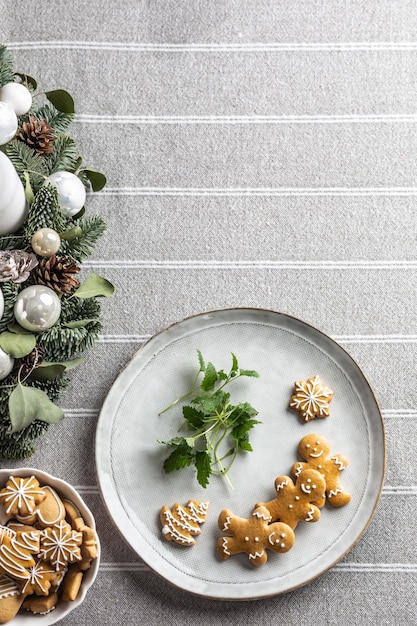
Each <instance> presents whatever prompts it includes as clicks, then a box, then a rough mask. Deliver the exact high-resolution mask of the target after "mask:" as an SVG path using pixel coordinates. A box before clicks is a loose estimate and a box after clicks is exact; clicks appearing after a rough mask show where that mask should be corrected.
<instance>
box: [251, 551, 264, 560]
mask: <svg viewBox="0 0 417 626" xmlns="http://www.w3.org/2000/svg"><path fill="white" fill-rule="evenodd" d="M264 554H265V550H262V551H261V552H254V553H253V554H249V559H252V560H253V561H254V560H255V559H260V558H261V557H263V555H264Z"/></svg>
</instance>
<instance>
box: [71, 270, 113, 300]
mask: <svg viewBox="0 0 417 626" xmlns="http://www.w3.org/2000/svg"><path fill="white" fill-rule="evenodd" d="M113 292H114V286H113V285H112V284H111V282H110V281H108V280H107V279H106V278H102V277H101V276H98V275H97V274H90V275H89V276H87V278H86V279H85V281H84V282H83V284H82V285H80V287H78V289H76V291H74V296H77V298H82V299H86V298H95V297H97V296H106V297H108V296H111V295H112V294H113Z"/></svg>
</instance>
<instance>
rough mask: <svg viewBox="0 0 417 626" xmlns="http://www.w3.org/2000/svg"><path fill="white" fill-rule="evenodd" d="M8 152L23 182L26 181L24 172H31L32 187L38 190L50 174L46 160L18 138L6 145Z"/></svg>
mask: <svg viewBox="0 0 417 626" xmlns="http://www.w3.org/2000/svg"><path fill="white" fill-rule="evenodd" d="M6 154H7V156H8V157H9V159H10V160H11V162H12V163H13V165H14V167H15V170H16V171H17V173H18V175H19V176H20V180H21V181H22V183H23V184H24V182H25V179H24V172H29V176H30V181H31V184H32V189H33V191H36V190H37V189H38V188H39V187H40V186H41V185H42V184H43V181H44V180H45V177H46V176H48V169H47V167H46V163H45V160H44V159H43V158H42V157H41V156H39V154H36V152H35V151H34V150H32V148H29V146H27V145H26V144H25V143H23V142H22V141H19V140H18V139H13V140H12V141H9V143H8V144H7V145H6Z"/></svg>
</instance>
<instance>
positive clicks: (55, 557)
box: [39, 520, 83, 571]
mask: <svg viewBox="0 0 417 626" xmlns="http://www.w3.org/2000/svg"><path fill="white" fill-rule="evenodd" d="M82 541H83V536H82V533H80V532H77V531H76V530H73V529H72V528H71V525H70V524H68V523H67V522H66V521H65V520H61V521H59V522H58V523H57V524H55V525H54V526H50V527H48V528H45V529H44V530H42V532H41V546H40V551H39V557H40V558H41V559H44V560H45V561H48V562H49V563H50V564H51V565H52V566H53V567H55V570H56V571H59V570H62V569H63V568H64V567H66V566H67V564H68V563H74V562H75V561H81V558H82V557H81V549H80V546H81V544H82Z"/></svg>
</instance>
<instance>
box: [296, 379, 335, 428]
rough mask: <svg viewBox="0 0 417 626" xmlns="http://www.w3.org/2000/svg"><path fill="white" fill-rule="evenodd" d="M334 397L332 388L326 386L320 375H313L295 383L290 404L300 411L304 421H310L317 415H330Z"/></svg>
mask: <svg viewBox="0 0 417 626" xmlns="http://www.w3.org/2000/svg"><path fill="white" fill-rule="evenodd" d="M332 398H333V391H332V389H329V387H326V385H324V384H323V382H322V381H321V379H320V377H319V376H313V377H312V378H308V379H307V380H297V381H296V382H295V383H294V394H293V395H292V396H291V400H290V404H289V406H290V408H291V409H294V411H298V412H299V414H300V419H302V420H303V422H309V421H310V420H312V419H314V418H315V417H329V415H330V407H329V402H331V400H332Z"/></svg>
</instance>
